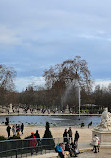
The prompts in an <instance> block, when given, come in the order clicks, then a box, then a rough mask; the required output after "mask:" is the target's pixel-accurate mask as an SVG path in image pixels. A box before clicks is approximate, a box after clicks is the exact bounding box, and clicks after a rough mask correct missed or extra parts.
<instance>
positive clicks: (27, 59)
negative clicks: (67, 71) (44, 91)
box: [0, 0, 111, 91]
mask: <svg viewBox="0 0 111 158" xmlns="http://www.w3.org/2000/svg"><path fill="white" fill-rule="evenodd" d="M110 51H111V0H107V1H106V0H0V64H5V65H6V66H8V67H13V68H14V69H15V71H16V72H17V76H16V79H15V81H14V82H15V85H16V90H17V91H22V90H25V88H26V87H27V86H28V85H29V84H35V85H44V84H45V81H44V78H43V77H42V76H43V73H44V70H45V69H49V67H50V66H54V65H56V64H61V63H62V62H63V61H65V60H67V59H74V58H75V56H81V59H83V60H86V61H87V63H88V68H89V70H90V72H91V78H92V79H93V80H94V81H95V84H102V85H105V86H106V85H108V84H109V83H110V82H111V52H110Z"/></svg>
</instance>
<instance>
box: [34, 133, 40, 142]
mask: <svg viewBox="0 0 111 158" xmlns="http://www.w3.org/2000/svg"><path fill="white" fill-rule="evenodd" d="M34 136H35V137H36V138H37V141H38V143H40V134H39V132H38V130H36V133H35V134H34Z"/></svg>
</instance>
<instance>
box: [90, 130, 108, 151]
mask: <svg viewBox="0 0 111 158" xmlns="http://www.w3.org/2000/svg"><path fill="white" fill-rule="evenodd" d="M95 134H96V135H97V136H98V137H99V138H100V147H102V148H109V147H111V131H99V130H92V138H93V137H94V136H95Z"/></svg>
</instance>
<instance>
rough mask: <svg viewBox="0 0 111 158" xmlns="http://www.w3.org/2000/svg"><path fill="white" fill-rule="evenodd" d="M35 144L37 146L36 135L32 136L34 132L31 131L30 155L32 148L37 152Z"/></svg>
mask: <svg viewBox="0 0 111 158" xmlns="http://www.w3.org/2000/svg"><path fill="white" fill-rule="evenodd" d="M37 146H38V142H37V140H36V137H35V136H34V132H32V133H31V140H30V148H31V155H32V154H33V150H35V151H36V153H37Z"/></svg>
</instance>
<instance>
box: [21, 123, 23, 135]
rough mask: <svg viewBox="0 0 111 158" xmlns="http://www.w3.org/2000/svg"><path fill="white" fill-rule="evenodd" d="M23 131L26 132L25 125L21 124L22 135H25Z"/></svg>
mask: <svg viewBox="0 0 111 158" xmlns="http://www.w3.org/2000/svg"><path fill="white" fill-rule="evenodd" d="M23 130H24V124H23V123H22V124H21V133H22V134H23Z"/></svg>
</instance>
